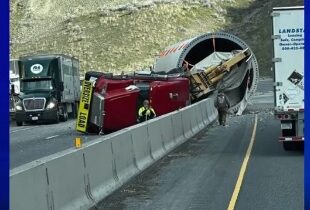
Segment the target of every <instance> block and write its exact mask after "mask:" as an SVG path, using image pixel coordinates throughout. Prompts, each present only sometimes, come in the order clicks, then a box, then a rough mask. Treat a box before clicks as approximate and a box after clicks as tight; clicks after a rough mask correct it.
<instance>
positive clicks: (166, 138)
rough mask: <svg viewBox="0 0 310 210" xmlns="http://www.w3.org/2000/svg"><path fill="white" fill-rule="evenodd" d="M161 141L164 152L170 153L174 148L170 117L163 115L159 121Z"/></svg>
mask: <svg viewBox="0 0 310 210" xmlns="http://www.w3.org/2000/svg"><path fill="white" fill-rule="evenodd" d="M160 122H161V123H160V126H161V134H162V140H163V143H164V148H165V149H166V152H169V151H171V150H172V149H173V148H174V146H175V141H174V136H173V127H172V121H171V115H165V116H163V117H162V118H161V120H160Z"/></svg>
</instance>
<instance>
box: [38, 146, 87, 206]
mask: <svg viewBox="0 0 310 210" xmlns="http://www.w3.org/2000/svg"><path fill="white" fill-rule="evenodd" d="M44 165H45V167H46V176H47V179H48V188H49V190H50V191H51V192H52V201H53V203H54V209H63V210H65V209H85V208H87V207H88V206H89V203H90V201H89V199H88V198H87V196H86V186H87V184H88V183H87V182H86V180H85V167H84V159H83V150H77V151H72V152H69V153H67V154H64V155H61V156H59V157H56V158H51V159H50V160H47V161H46V163H45V164H44Z"/></svg>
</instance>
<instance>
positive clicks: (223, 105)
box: [214, 91, 230, 126]
mask: <svg viewBox="0 0 310 210" xmlns="http://www.w3.org/2000/svg"><path fill="white" fill-rule="evenodd" d="M214 105H215V107H216V108H217V110H218V114H219V116H218V120H219V124H220V125H222V126H226V117H227V112H228V109H229V108H230V102H229V99H228V97H227V96H226V95H225V94H224V92H223V91H221V92H219V94H218V95H217V97H216V99H215V102H214Z"/></svg>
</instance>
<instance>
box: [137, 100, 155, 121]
mask: <svg viewBox="0 0 310 210" xmlns="http://www.w3.org/2000/svg"><path fill="white" fill-rule="evenodd" d="M154 117H156V113H155V111H154V109H153V108H152V107H151V106H150V102H149V101H148V100H144V101H143V106H142V107H141V108H140V109H139V111H138V122H144V121H146V120H149V119H153V118H154Z"/></svg>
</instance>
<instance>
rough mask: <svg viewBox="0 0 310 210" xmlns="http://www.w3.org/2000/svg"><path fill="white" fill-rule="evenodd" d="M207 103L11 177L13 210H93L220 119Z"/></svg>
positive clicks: (28, 166)
mask: <svg viewBox="0 0 310 210" xmlns="http://www.w3.org/2000/svg"><path fill="white" fill-rule="evenodd" d="M216 116H217V110H216V109H215V108H214V105H213V100H211V99H206V100H204V101H201V102H199V103H196V104H194V105H192V106H189V107H186V108H183V109H180V110H179V111H175V112H172V113H169V114H167V115H165V116H161V117H158V118H155V119H153V120H150V121H147V122H145V123H141V124H138V125H135V126H132V127H129V128H126V129H123V130H121V131H118V132H115V133H113V134H110V135H107V136H103V137H102V136H101V137H99V138H98V139H96V140H93V141H92V142H89V143H87V144H84V145H83V148H81V149H78V150H76V149H69V150H66V151H63V152H60V153H57V154H54V155H52V156H49V157H45V158H42V159H40V160H38V161H35V162H32V163H30V164H26V165H23V166H20V167H18V168H15V169H13V170H11V172H10V189H11V191H10V205H11V209H12V210H33V209H40V210H41V209H42V210H45V209H46V210H50V209H52V210H55V209H61V210H73V209H88V208H90V207H91V206H93V205H94V204H95V203H96V202H98V201H100V200H101V199H103V198H105V197H106V196H107V195H109V194H110V193H112V192H113V191H114V190H116V189H118V188H119V187H120V186H122V185H123V184H124V183H125V182H127V181H128V180H129V179H130V178H132V177H133V176H135V175H137V174H138V173H140V172H141V171H142V170H144V169H145V168H147V167H149V166H150V165H151V164H153V163H154V162H155V161H156V160H157V159H159V158H161V157H163V156H164V155H165V154H167V153H168V152H170V151H171V150H173V149H174V148H176V147H177V146H178V145H180V144H181V143H183V142H185V141H186V140H187V139H189V138H190V137H192V136H193V135H194V134H196V133H197V132H199V131H200V130H201V129H203V128H205V127H206V126H207V125H208V124H209V123H210V122H213V121H214V120H215V119H216Z"/></svg>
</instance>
